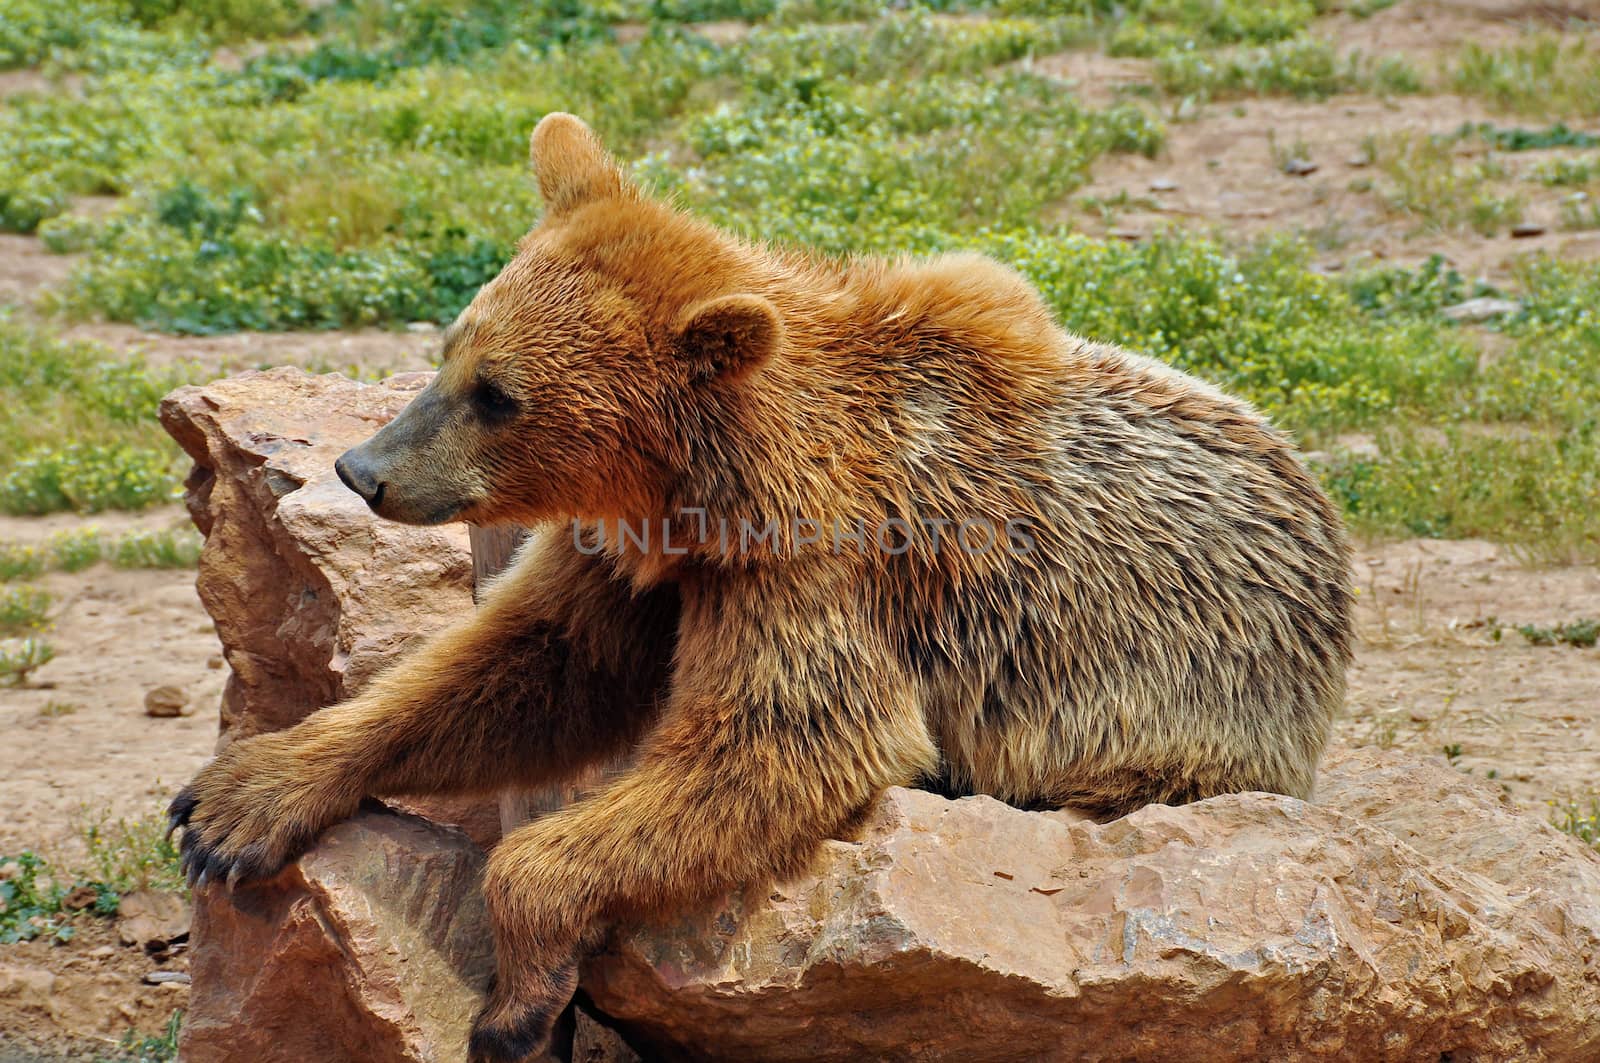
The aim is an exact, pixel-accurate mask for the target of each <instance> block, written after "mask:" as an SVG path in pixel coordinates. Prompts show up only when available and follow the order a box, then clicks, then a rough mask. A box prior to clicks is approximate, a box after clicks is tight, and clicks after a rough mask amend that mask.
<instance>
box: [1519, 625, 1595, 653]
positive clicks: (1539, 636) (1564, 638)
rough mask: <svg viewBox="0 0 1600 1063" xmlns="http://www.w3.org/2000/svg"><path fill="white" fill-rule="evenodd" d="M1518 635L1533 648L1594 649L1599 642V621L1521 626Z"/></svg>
mask: <svg viewBox="0 0 1600 1063" xmlns="http://www.w3.org/2000/svg"><path fill="white" fill-rule="evenodd" d="M1517 632H1518V634H1520V635H1521V636H1522V637H1523V638H1525V639H1527V640H1528V641H1529V642H1531V643H1532V644H1533V645H1535V646H1571V647H1573V648H1574V649H1580V650H1587V649H1592V648H1594V644H1595V642H1596V641H1600V620H1572V621H1568V622H1567V623H1564V624H1553V625H1551V626H1549V627H1545V626H1544V625H1542V624H1522V625H1520V626H1519V627H1518V628H1517Z"/></svg>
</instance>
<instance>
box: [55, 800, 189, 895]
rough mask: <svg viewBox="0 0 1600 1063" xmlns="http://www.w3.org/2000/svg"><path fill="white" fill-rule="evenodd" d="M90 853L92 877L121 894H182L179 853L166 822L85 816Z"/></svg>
mask: <svg viewBox="0 0 1600 1063" xmlns="http://www.w3.org/2000/svg"><path fill="white" fill-rule="evenodd" d="M80 830H81V833H82V835H83V840H84V843H85V845H86V846H87V848H88V851H89V869H88V872H87V874H88V876H89V877H90V878H91V879H93V880H94V881H96V882H103V883H105V884H107V885H108V886H109V887H110V888H112V889H113V890H115V891H116V892H117V893H119V894H122V893H132V892H133V891H135V890H165V891H168V892H173V893H181V892H183V890H184V888H185V887H184V881H183V876H182V874H181V873H180V872H179V870H178V849H177V846H176V845H174V844H173V841H172V839H171V838H170V837H168V836H167V825H166V821H165V820H164V819H163V818H161V817H159V816H146V817H143V818H140V819H131V820H130V819H120V818H119V819H116V820H111V819H110V818H109V817H107V816H104V815H90V814H85V815H84V816H83V818H82V820H81V822H80Z"/></svg>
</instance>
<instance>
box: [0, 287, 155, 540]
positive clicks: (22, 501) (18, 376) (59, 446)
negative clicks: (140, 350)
mask: <svg viewBox="0 0 1600 1063" xmlns="http://www.w3.org/2000/svg"><path fill="white" fill-rule="evenodd" d="M182 382H184V372H183V371H181V370H162V371H158V370H155V369H153V368H151V367H149V366H147V365H145V363H144V362H143V361H142V360H141V359H139V358H137V357H127V358H117V357H115V356H113V354H112V353H111V352H110V351H108V350H106V349H105V348H103V347H100V346H98V345H95V344H89V343H67V342H63V341H61V340H58V339H56V338H54V337H51V336H49V335H47V334H46V333H44V332H42V331H40V330H38V329H36V328H33V327H30V326H26V325H22V324H19V323H17V322H16V321H14V320H13V319H10V318H8V317H6V316H4V315H3V314H0V512H5V513H49V512H53V511H55V510H62V509H76V510H79V511H81V512H90V513H92V512H97V511H99V510H102V509H112V508H115V509H138V508H141V507H143V506H147V505H149V504H151V503H153V502H159V501H165V500H167V499H170V498H171V497H172V496H173V492H174V491H175V490H176V488H177V485H178V482H179V475H178V474H179V471H180V466H179V463H178V461H177V457H178V453H177V450H176V448H175V447H174V446H173V445H172V442H171V440H169V439H168V438H167V437H166V434H165V433H164V432H162V430H161V427H160V425H158V424H157V423H156V421H155V416H154V415H155V410H156V404H157V403H158V402H159V401H160V399H161V396H162V395H164V394H166V393H167V392H168V391H169V390H171V389H172V388H173V387H175V386H177V385H178V384H180V383H182ZM8 565H9V563H7V562H0V569H3V568H5V567H8Z"/></svg>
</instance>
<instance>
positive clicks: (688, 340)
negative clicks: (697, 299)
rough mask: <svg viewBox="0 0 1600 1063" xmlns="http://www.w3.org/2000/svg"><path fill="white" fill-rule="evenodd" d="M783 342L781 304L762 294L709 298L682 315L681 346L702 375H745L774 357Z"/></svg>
mask: <svg viewBox="0 0 1600 1063" xmlns="http://www.w3.org/2000/svg"><path fill="white" fill-rule="evenodd" d="M782 342H783V322H781V321H779V320H778V308H777V307H775V306H773V305H772V304H771V303H769V302H767V301H766V300H765V299H763V298H761V296H759V295H747V294H742V295H723V296H719V297H717V298H715V299H707V300H705V301H704V302H701V303H696V304H695V305H693V306H691V307H690V308H689V309H688V310H687V311H686V312H685V313H684V315H683V316H682V317H681V318H680V319H679V325H678V347H679V349H680V350H681V351H682V352H683V353H684V355H685V356H686V357H688V358H689V359H690V360H691V361H692V362H693V363H694V364H695V367H696V369H697V370H698V374H699V375H700V376H702V377H723V378H726V379H732V378H737V377H739V376H742V375H743V374H745V373H747V372H749V371H750V370H752V369H754V368H756V367H757V366H759V365H760V364H761V363H762V362H764V361H766V360H767V359H768V358H770V357H772V355H773V353H774V352H775V351H776V350H777V349H778V345H779V344H780V343H782Z"/></svg>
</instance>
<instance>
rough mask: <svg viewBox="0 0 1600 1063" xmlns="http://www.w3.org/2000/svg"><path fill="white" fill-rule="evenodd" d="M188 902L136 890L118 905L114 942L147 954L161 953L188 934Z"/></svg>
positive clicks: (156, 893)
mask: <svg viewBox="0 0 1600 1063" xmlns="http://www.w3.org/2000/svg"><path fill="white" fill-rule="evenodd" d="M192 918H193V913H192V912H191V910H190V907H189V902H188V901H187V900H185V899H184V898H183V896H182V895H180V894H177V893H163V892H161V891H159V890H135V891H134V892H133V893H129V894H127V895H126V896H124V897H123V898H122V900H121V901H120V902H119V903H118V905H117V939H118V940H119V941H121V942H122V943H123V944H124V945H137V946H138V947H139V948H142V949H144V950H145V951H146V952H164V951H165V950H166V949H167V947H168V946H169V945H171V944H172V943H173V942H174V941H179V940H181V939H182V938H184V937H185V936H186V935H187V934H188V933H189V923H190V921H191V919H192Z"/></svg>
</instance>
